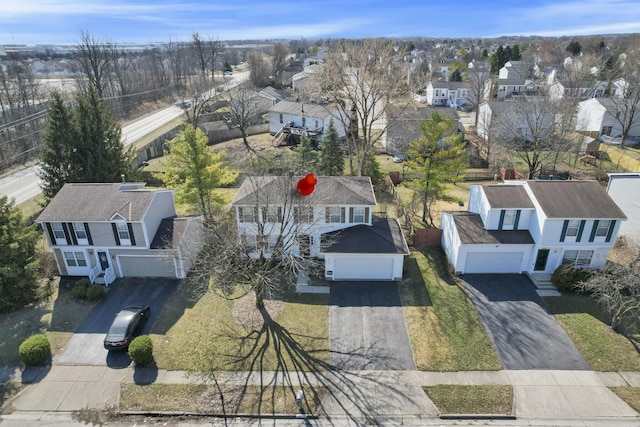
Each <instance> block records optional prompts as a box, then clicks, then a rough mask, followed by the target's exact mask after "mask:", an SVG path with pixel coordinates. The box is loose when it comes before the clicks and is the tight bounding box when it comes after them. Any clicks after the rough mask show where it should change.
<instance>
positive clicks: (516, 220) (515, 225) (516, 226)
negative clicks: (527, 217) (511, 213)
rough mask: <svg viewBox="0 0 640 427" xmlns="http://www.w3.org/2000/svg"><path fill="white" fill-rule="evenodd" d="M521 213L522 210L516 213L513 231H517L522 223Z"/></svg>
mask: <svg viewBox="0 0 640 427" xmlns="http://www.w3.org/2000/svg"><path fill="white" fill-rule="evenodd" d="M520 212H522V211H521V210H520V209H518V210H517V211H516V219H515V221H514V222H513V229H514V230H517V229H518V223H519V222H520Z"/></svg>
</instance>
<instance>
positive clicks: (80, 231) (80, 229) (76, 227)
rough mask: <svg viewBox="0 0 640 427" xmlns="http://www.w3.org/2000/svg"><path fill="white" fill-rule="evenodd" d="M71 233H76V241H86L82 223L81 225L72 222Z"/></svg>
mask: <svg viewBox="0 0 640 427" xmlns="http://www.w3.org/2000/svg"><path fill="white" fill-rule="evenodd" d="M73 231H74V232H75V233H76V238H77V239H78V240H87V232H86V230H85V229H84V223H82V222H74V223H73Z"/></svg>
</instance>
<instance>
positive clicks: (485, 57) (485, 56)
mask: <svg viewBox="0 0 640 427" xmlns="http://www.w3.org/2000/svg"><path fill="white" fill-rule="evenodd" d="M488 57H489V52H487V49H486V48H484V49H482V56H481V58H482V59H487V58H488Z"/></svg>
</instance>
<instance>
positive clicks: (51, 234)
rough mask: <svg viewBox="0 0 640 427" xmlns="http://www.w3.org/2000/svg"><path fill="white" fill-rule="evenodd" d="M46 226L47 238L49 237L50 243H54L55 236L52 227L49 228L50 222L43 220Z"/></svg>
mask: <svg viewBox="0 0 640 427" xmlns="http://www.w3.org/2000/svg"><path fill="white" fill-rule="evenodd" d="M44 225H46V226H47V232H48V233H49V239H51V245H55V244H56V236H55V235H54V234H53V229H52V228H51V223H48V222H45V224H44Z"/></svg>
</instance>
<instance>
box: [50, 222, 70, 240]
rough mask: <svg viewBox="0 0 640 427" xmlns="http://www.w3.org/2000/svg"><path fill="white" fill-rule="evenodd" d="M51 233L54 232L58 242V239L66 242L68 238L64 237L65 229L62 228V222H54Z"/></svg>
mask: <svg viewBox="0 0 640 427" xmlns="http://www.w3.org/2000/svg"><path fill="white" fill-rule="evenodd" d="M51 231H53V235H54V237H55V238H56V240H57V239H61V240H66V237H65V236H64V229H63V228H62V223H61V222H52V223H51ZM54 243H55V242H54Z"/></svg>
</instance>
